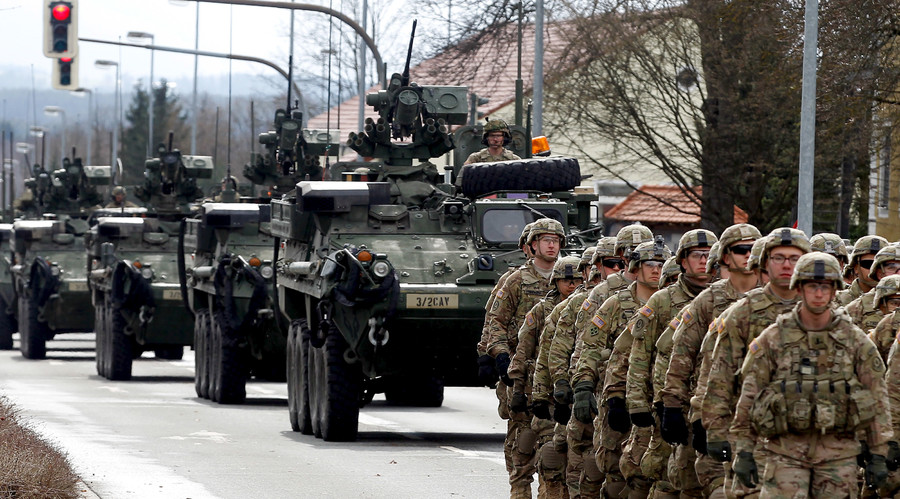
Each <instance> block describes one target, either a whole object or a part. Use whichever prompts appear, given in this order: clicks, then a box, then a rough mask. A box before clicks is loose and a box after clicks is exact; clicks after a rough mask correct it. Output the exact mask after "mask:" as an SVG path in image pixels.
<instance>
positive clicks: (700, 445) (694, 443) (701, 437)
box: [691, 419, 706, 454]
mask: <svg viewBox="0 0 900 499" xmlns="http://www.w3.org/2000/svg"><path fill="white" fill-rule="evenodd" d="M691 429H692V430H694V431H693V435H691V447H693V448H694V450H695V451H697V452H699V453H700V454H706V428H704V427H703V421H700V420H699V419H698V420H696V421H694V424H693V425H691Z"/></svg>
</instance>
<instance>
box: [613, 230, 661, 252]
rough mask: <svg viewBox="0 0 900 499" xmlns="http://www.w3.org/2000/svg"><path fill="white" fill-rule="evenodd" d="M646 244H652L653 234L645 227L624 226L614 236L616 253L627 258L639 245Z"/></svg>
mask: <svg viewBox="0 0 900 499" xmlns="http://www.w3.org/2000/svg"><path fill="white" fill-rule="evenodd" d="M647 242H653V232H651V231H650V229H649V228H648V227H647V226H646V225H641V224H631V225H626V226H625V227H622V228H621V229H619V232H618V233H617V234H616V253H619V252H622V253H621V254H623V255H625V256H628V255H629V254H631V252H632V251H633V250H634V249H635V248H636V247H637V246H638V245H639V244H641V243H647Z"/></svg>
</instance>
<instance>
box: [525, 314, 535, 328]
mask: <svg viewBox="0 0 900 499" xmlns="http://www.w3.org/2000/svg"><path fill="white" fill-rule="evenodd" d="M525 324H528V325H529V326H533V325H534V315H532V314H531V312H528V313H527V314H525Z"/></svg>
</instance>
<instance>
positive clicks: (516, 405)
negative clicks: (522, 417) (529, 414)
mask: <svg viewBox="0 0 900 499" xmlns="http://www.w3.org/2000/svg"><path fill="white" fill-rule="evenodd" d="M509 410H510V411H512V412H525V411H527V410H528V397H526V396H525V394H524V393H522V392H513V394H512V397H510V398H509Z"/></svg>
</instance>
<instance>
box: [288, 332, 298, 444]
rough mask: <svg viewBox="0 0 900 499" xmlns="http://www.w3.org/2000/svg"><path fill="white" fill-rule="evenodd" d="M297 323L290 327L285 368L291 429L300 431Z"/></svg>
mask: <svg viewBox="0 0 900 499" xmlns="http://www.w3.org/2000/svg"><path fill="white" fill-rule="evenodd" d="M298 329H299V328H298V326H297V323H296V322H294V323H292V324H291V326H290V327H289V328H288V337H287V355H286V357H287V358H286V359H285V370H286V371H287V393H288V417H289V419H290V420H291V430H292V431H300V422H299V421H298V420H297V417H298V416H297V401H298V399H299V397H300V390H298V389H297V384H298V383H299V382H300V380H299V377H298V376H297V371H298V370H299V369H300V366H299V364H300V363H299V362H298V361H297V354H298V351H299V350H298V348H297V343H298V342H297V336H298V334H297V331H298Z"/></svg>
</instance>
